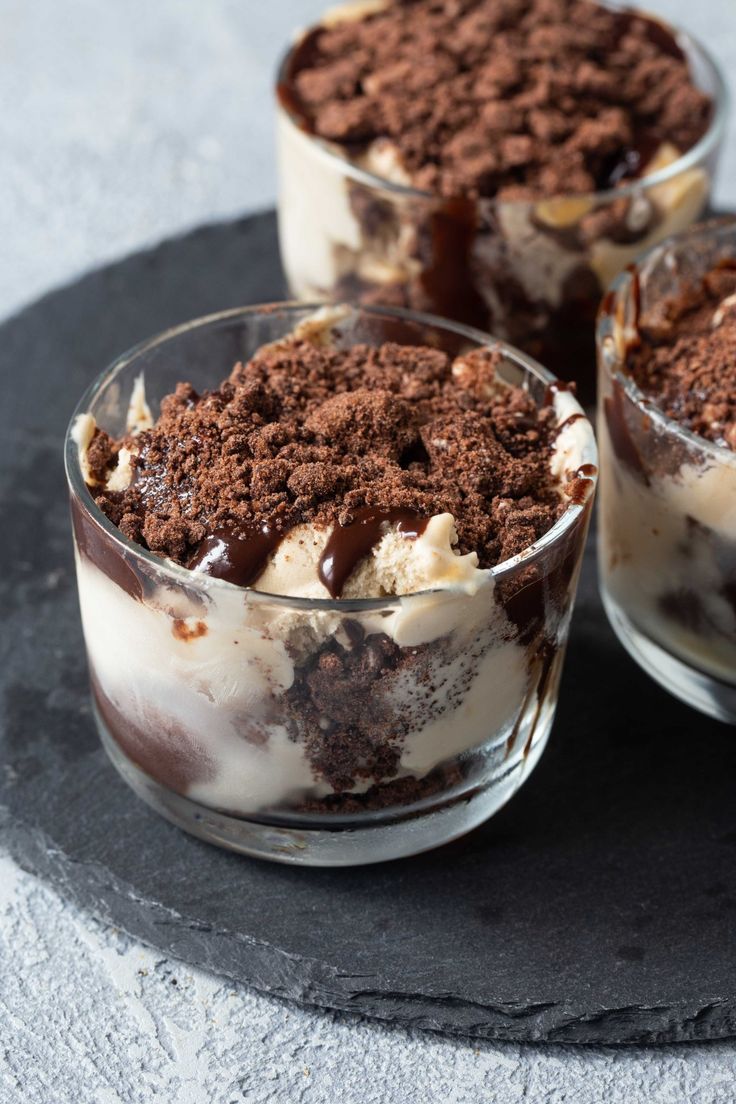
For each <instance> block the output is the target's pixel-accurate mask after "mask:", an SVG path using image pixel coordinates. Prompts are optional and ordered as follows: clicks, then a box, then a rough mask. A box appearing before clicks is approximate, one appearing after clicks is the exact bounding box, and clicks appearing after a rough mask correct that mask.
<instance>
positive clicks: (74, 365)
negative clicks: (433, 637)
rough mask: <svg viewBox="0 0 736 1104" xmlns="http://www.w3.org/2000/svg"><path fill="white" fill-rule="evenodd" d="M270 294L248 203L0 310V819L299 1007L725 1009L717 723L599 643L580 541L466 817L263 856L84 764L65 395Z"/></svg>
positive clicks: (688, 1020) (723, 800)
mask: <svg viewBox="0 0 736 1104" xmlns="http://www.w3.org/2000/svg"><path fill="white" fill-rule="evenodd" d="M282 291H283V283H282V276H281V272H280V269H279V265H278V261H277V250H276V237H275V221H274V217H273V215H272V214H271V213H268V214H264V215H258V216H254V217H252V218H248V219H244V220H242V221H239V222H235V223H230V224H225V225H218V226H212V227H207V228H204V229H201V230H198V231H196V232H195V233H192V234H190V235H188V236H186V237H183V238H179V239H176V240H172V241H168V242H165V243H164V244H162V245H161V246H159V247H158V248H156V249H154V250H151V251H148V252H145V253H141V254H138V255H136V256H133V257H130V258H128V259H126V260H124V261H121V262H120V263H118V264H114V265H111V266H110V267H108V268H104V269H101V270H99V271H97V272H93V273H92V274H91V275H89V276H86V277H85V278H84V279H82V280H80V281H79V282H77V283H75V284H74V285H72V286H71V287H67V288H64V289H62V290H61V291H58V292H55V293H53V294H51V295H49V296H47V297H46V298H44V299H42V300H41V301H40V302H38V303H36V304H34V305H33V306H31V307H29V308H28V309H27V310H25V311H24V312H23V313H22V314H20V315H18V316H17V317H15V318H14V319H12V320H11V321H9V322H7V323H5V325H3V326H2V327H0V378H1V379H2V381H3V383H4V385H5V390H4V399H3V402H2V407H1V408H0V420H1V425H0V448H1V453H0V478H1V480H2V482H1V483H0V489H1V491H2V506H3V509H2V520H3V526H2V542H1V546H2V564H3V567H2V571H1V572H0V603H1V605H0V609H1V610H2V632H1V633H0V649H1V655H0V693H1V697H2V711H3V712H2V717H3V721H2V732H1V736H0V739H1V740H2V747H0V768H1V769H0V833H1V841H2V842H3V843H4V844H5V846H7V847H8V848H9V849H10V851H11V853H12V854H13V855H14V856H15V858H16V859H17V861H18V862H19V863H20V864H21V865H22V866H24V867H26V868H28V869H30V870H33V871H35V872H37V873H39V874H41V875H42V876H44V877H45V878H47V879H48V880H49V881H50V882H51V883H53V884H54V885H55V886H56V887H57V888H58V889H60V890H61V891H62V892H63V893H64V894H66V895H68V896H69V897H71V898H72V899H73V900H74V901H76V902H77V903H78V904H80V905H81V906H83V907H84V908H87V909H89V910H90V911H91V912H93V913H94V914H96V915H97V916H99V917H101V918H102V919H104V920H106V921H107V922H109V923H111V924H115V925H117V926H119V927H120V928H122V929H124V930H126V931H128V932H130V933H131V934H132V935H134V936H137V937H138V938H140V939H142V940H143V941H145V942H147V943H150V944H152V945H154V946H155V947H158V948H160V949H161V950H162V951H163V952H164V953H166V954H171V955H174V956H176V957H178V958H181V959H184V960H186V961H187V962H190V963H193V964H196V965H198V966H202V967H205V968H207V969H210V970H212V971H215V972H217V973H221V974H223V975H227V976H229V977H232V978H236V979H240V980H242V981H245V982H248V983H249V984H251V985H253V986H255V987H256V988H258V989H260V990H263V991H266V992H269V993H273V994H277V995H280V996H283V997H288V998H291V999H293V1000H296V1001H299V1002H301V1003H304V1004H312V1005H318V1006H323V1007H329V1008H336V1009H343V1010H347V1011H351V1012H356V1013H362V1014H366V1015H370V1016H376V1017H380V1018H382V1019H385V1020H390V1021H394V1022H397V1023H400V1024H405V1025H413V1026H417V1027H422V1028H428V1029H436V1030H443V1031H448V1032H454V1033H460V1034H465V1035H471V1036H475V1037H478V1038H498V1039H514V1040H547V1041H566V1042H587V1043H634V1042H638V1043H641V1042H651V1043H656V1042H664V1041H670V1040H688V1039H705V1038H716V1037H721V1036H726V1035H733V1034H736V969H735V958H736V954H735V951H736V940H735V937H736V867H735V861H736V800H735V796H736V791H735V785H734V784H735V782H736V732H734V730H733V729H731V728H728V727H726V726H724V725H720V724H717V723H716V722H711V721H708V720H706V719H705V718H702V717H700V716H699V715H698V714H697V713H695V712H692V711H690V710H689V709H688V708H687V707H685V706H682V705H680V704H678V703H677V702H675V701H674V700H672V699H671V698H669V697H668V696H667V695H666V694H665V693H664V692H663V691H662V690H660V689H658V688H657V687H656V686H655V685H654V684H653V683H652V682H650V681H649V680H648V679H647V678H646V677H645V676H644V675H643V674H641V673H640V672H639V670H638V669H637V667H636V666H635V665H634V664H633V663H632V662H631V660H629V659H628V657H627V656H626V655H625V654H624V652H623V651H622V649H621V647H620V646H619V645H618V643H617V642H616V640H615V639H614V637H613V634H612V632H611V631H610V629H609V628H608V625H607V623H606V621H605V618H604V615H603V612H602V609H601V605H600V602H599V599H598V597H597V593H596V587H595V575H594V563H593V549H592V547H591V548H589V551H588V561H587V563H586V570H585V573H584V577H583V581H582V585H581V592H580V597H579V601H578V607H577V612H576V615H575V621H574V626H573V631H572V640H571V644H570V650H569V655H568V660H567V665H566V670H565V675H564V681H563V688H562V695H561V702H560V707H559V712H558V718H557V722H556V724H555V728H554V731H553V734H552V737H551V741H550V744H549V747H548V750H547V751H546V753H545V755H544V757H543V758H542V762H541V764H540V766H539V767H538V768H537V770H536V772H535V774H534V775H533V776H532V777H531V779H530V781H529V782H528V783H527V784H526V786H525V787H524V788H523V789H522V791H521V792H520V793H519V794H518V795H517V797H516V798H514V800H513V801H512V802H511V803H510V805H508V806H507V807H506V808H505V809H504V810H503V811H502V812H501V813H500V814H499V815H498V816H497V817H496V818H495V819H494V820H492V821H491V822H490V823H489V824H487V825H486V826H485V827H483V828H481V829H480V830H478V831H476V832H474V833H473V834H472V835H470V836H468V837H466V838H465V839H464V840H461V841H459V842H457V843H455V844H452V845H450V846H448V847H445V848H443V849H441V850H439V851H436V852H434V853H431V854H428V855H424V856H421V857H419V858H416V859H411V860H405V861H401V862H396V863H391V864H387V865H384V866H382V867H362V868H358V869H354V870H313V869H303V870H298V869H292V868H288V867H281V866H275V865H270V864H268V863H265V862H259V861H256V860H248V859H244V858H239V857H236V856H234V855H231V854H228V853H226V852H223V851H218V850H217V849H215V848H214V847H210V846H208V845H207V844H204V843H201V842H199V841H198V840H195V839H192V838H190V837H188V836H186V835H184V834H183V833H182V832H180V831H178V830H177V829H175V828H173V827H171V826H170V825H168V824H167V823H165V822H164V821H163V820H160V819H159V818H158V817H156V816H155V814H154V813H152V812H150V811H149V810H148V809H147V808H146V807H145V806H144V805H143V804H142V803H141V802H139V801H138V800H137V799H136V798H135V797H134V796H133V794H132V793H131V792H130V791H129V790H128V789H127V788H126V787H125V785H124V784H123V783H122V781H121V780H120V779H119V778H118V776H117V775H116V773H115V772H114V770H113V768H112V767H111V766H110V765H108V763H107V760H106V758H105V756H104V753H103V752H102V750H101V748H100V747H99V745H98V742H97V737H96V735H95V732H94V730H93V723H92V718H91V715H90V708H89V702H88V697H87V681H86V678H87V676H86V669H85V662H84V657H83V650H82V640H81V631H80V626H79V618H78V613H77V602H76V594H75V586H74V578H73V566H72V554H71V541H70V535H69V525H68V519H67V502H66V491H65V483H64V474H63V470H62V459H61V446H62V438H63V433H64V429H65V427H66V423H67V420H68V418H69V415H70V413H71V411H72V409H73V407H74V405H75V403H76V400H77V398H78V396H79V395H80V394H81V392H82V390H83V388H84V387H85V386H86V385H87V383H88V382H89V381H90V379H91V378H92V377H93V376H95V375H96V374H97V373H98V372H99V371H100V370H101V369H102V368H103V367H104V366H105V365H106V364H107V363H108V362H109V361H110V360H111V359H112V358H113V357H114V356H115V355H116V354H117V353H119V352H121V351H122V350H124V349H126V348H128V347H129V346H130V345H132V344H134V343H135V342H136V341H138V340H139V339H141V338H144V337H146V336H148V335H151V334H153V333H155V332H156V331H158V330H161V329H163V328H165V327H166V326H169V325H171V324H174V323H177V322H181V321H183V320H185V319H187V318H190V317H194V316H196V315H199V314H205V313H208V312H210V311H213V310H216V309H219V308H222V307H227V306H235V305H238V304H242V303H247V302H256V301H261V302H263V301H268V300H271V299H276V298H279V297H281V295H282Z"/></svg>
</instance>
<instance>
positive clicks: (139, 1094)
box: [0, 0, 736, 1104]
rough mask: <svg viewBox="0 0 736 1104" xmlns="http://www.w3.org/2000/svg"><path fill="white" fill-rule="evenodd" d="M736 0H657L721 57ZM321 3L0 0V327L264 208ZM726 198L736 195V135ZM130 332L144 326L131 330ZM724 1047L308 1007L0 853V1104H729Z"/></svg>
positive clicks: (731, 1086) (722, 195)
mask: <svg viewBox="0 0 736 1104" xmlns="http://www.w3.org/2000/svg"><path fill="white" fill-rule="evenodd" d="M733 4H734V0H701V3H700V4H699V5H698V6H697V9H695V7H694V5H693V4H692V0H651V2H650V3H649V5H648V6H650V7H651V8H653V9H655V10H656V11H658V12H660V13H662V14H663V15H665V16H668V17H670V18H672V19H675V20H678V21H681V22H682V23H684V24H685V25H689V26H690V27H691V28H692V29H693V30H694V31H696V33H698V34H699V36H700V37H701V38H703V39H704V40H706V41H707V42H708V43H710V45H711V46H712V48H713V50H714V51H715V52H716V53H717V55H718V56H719V57H720V59H721V61H722V63H723V64H724V67H725V68H726V69H727V70H728V69H729V68H730V69H732V70H733V69H734V68H736V9H734V7H733ZM322 7H323V4H322V3H321V2H315V0H279V2H278V3H276V4H272V5H266V4H262V3H261V2H260V0H207V2H206V3H203V2H202V0H154V2H151V0H64V2H63V3H61V2H59V0H0V27H1V28H2V32H1V34H0V104H2V105H3V110H2V111H0V150H2V154H1V155H0V156H1V157H2V161H1V164H2V170H1V171H0V243H1V244H0V316H2V317H5V316H7V315H9V314H10V313H12V312H13V311H14V310H16V309H17V308H18V307H20V306H22V305H23V304H24V303H26V302H28V301H30V300H31V299H33V298H35V297H36V296H37V295H39V294H41V293H42V292H44V291H46V290H48V289H49V288H51V287H52V286H54V285H57V284H59V283H61V282H64V281H66V280H68V279H70V278H72V277H74V276H75V275H77V274H79V273H80V272H81V271H83V270H84V269H86V268H89V267H90V266H93V265H99V264H102V263H104V262H106V261H108V260H110V259H113V258H116V257H119V256H121V255H123V254H125V253H127V252H129V251H131V250H133V249H137V248H140V247H141V246H144V245H148V244H151V243H153V242H155V241H157V240H159V239H161V238H163V237H167V236H169V235H171V234H172V233H176V232H177V231H180V230H185V229H187V228H190V227H192V226H194V225H196V224H198V223H201V222H205V221H211V220H216V219H220V218H227V217H231V216H233V215H236V214H239V213H242V212H244V211H247V210H252V209H255V208H258V207H264V206H270V205H271V204H272V202H273V197H274V193H275V174H274V167H273V143H272V139H271V110H270V83H271V78H272V73H273V69H274V65H275V61H276V58H277V56H278V54H279V52H280V49H281V48H282V45H283V43H284V41H285V39H286V37H287V36H288V35H289V33H290V31H291V29H292V28H294V27H295V26H298V25H299V24H302V23H306V22H308V21H310V19H312V18H313V17H314V16H315V15H317V14H318V13H319V11H320V10H321V8H322ZM720 181H721V183H720V187H719V189H718V193H717V199H718V201H720V203H721V204H723V205H728V204H729V203H731V204H733V203H736V127H732V128H731V147H730V149H729V151H728V153H727V156H726V158H725V159H724V162H723V165H722V172H721V178H720ZM141 336H144V335H141ZM735 1086H736V1043H730V1042H726V1043H718V1044H712V1045H703V1046H683V1047H668V1048H660V1049H656V1050H647V1051H643V1050H614V1049H607V1050H602V1049H598V1050H591V1049H585V1050H583V1049H581V1048H570V1047H556V1048H547V1049H544V1048H539V1047H519V1046H498V1045H495V1046H491V1045H486V1044H480V1045H478V1044H473V1043H470V1042H464V1041H458V1040H448V1039H444V1038H442V1037H439V1036H432V1035H421V1034H408V1033H406V1032H404V1031H401V1030H393V1029H388V1028H384V1027H382V1026H380V1025H378V1024H373V1023H368V1022H359V1021H355V1020H351V1019H345V1018H340V1017H337V1016H334V1015H331V1014H326V1013H325V1014H321V1013H317V1012H314V1011H303V1010H300V1009H298V1008H295V1007H293V1006H287V1005H284V1004H282V1003H279V1002H277V1001H275V1000H271V999H268V998H265V997H261V996H259V995H257V994H255V993H252V992H249V991H248V990H245V989H243V988H237V989H234V988H232V986H230V985H229V984H227V983H225V982H223V981H222V980H221V979H218V978H214V977H211V976H208V975H206V974H203V973H201V972H200V971H192V970H190V969H189V968H188V967H187V966H186V965H184V964H181V963H178V962H174V961H168V960H166V959H162V958H161V957H160V956H158V955H157V954H155V953H154V952H152V951H149V950H148V949H146V948H144V947H141V946H138V945H137V944H135V943H134V942H132V941H131V940H129V939H128V938H126V937H124V936H122V935H121V934H120V933H119V932H115V931H110V930H108V929H104V928H102V927H101V926H100V925H99V924H97V923H95V922H94V921H93V920H91V919H90V918H89V917H88V916H85V915H81V914H79V913H78V912H77V911H75V910H74V909H73V908H71V907H70V906H68V905H66V904H65V903H64V902H62V901H61V900H60V899H59V898H58V897H57V896H56V895H55V894H54V893H53V892H52V891H51V890H49V889H47V888H46V887H45V886H43V885H41V884H40V883H39V882H37V881H36V880H35V879H33V878H32V877H30V876H28V875H26V874H24V873H22V872H21V871H19V870H18V869H17V868H16V867H15V866H14V865H13V864H12V863H11V862H10V860H9V859H7V858H5V857H2V856H0V1104H138V1102H140V1104H148V1102H150V1101H154V1100H155V1101H157V1102H162V1104H169V1102H171V1104H209V1102H211V1101H212V1102H216V1104H220V1102H222V1104H235V1102H241V1101H247V1102H248V1104H259V1102H262V1101H279V1102H281V1101H283V1102H291V1101H304V1102H305V1104H312V1102H314V1104H317V1102H321V1101H333V1100H334V1101H339V1102H340V1104H354V1102H355V1104H358V1102H361V1104H362V1102H366V1104H371V1102H374V1101H375V1102H376V1104H414V1102H416V1104H426V1102H429V1101H435V1100H436V1101H443V1102H444V1101H448V1102H465V1101H468V1102H476V1101H489V1102H494V1101H498V1102H503V1104H507V1102H508V1104H514V1102H517V1101H525V1102H532V1104H598V1102H600V1101H603V1100H605V1101H606V1102H607V1104H665V1102H667V1104H733V1100H734V1098H735V1097H736V1087H735Z"/></svg>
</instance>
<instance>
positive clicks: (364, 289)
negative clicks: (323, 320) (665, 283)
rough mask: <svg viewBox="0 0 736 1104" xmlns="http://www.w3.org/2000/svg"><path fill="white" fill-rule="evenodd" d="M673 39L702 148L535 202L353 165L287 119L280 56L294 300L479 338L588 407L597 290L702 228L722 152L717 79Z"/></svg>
mask: <svg viewBox="0 0 736 1104" xmlns="http://www.w3.org/2000/svg"><path fill="white" fill-rule="evenodd" d="M611 6H613V5H611ZM673 34H674V35H675V37H676V39H677V42H678V45H679V46H680V48H681V49H682V50H683V52H684V53H685V55H686V57H687V59H688V61H689V63H690V67H691V71H692V74H693V79H694V81H695V83H696V84H697V86H698V87H699V88H701V89H702V90H703V91H705V92H707V93H708V94H709V95H710V96H711V97H712V99H713V102H714V113H713V118H712V121H711V125H710V127H709V128H708V131H707V132H706V134H705V135H704V136H703V138H702V139H701V140H700V141H699V142H698V143H697V145H695V146H694V147H693V148H692V149H691V150H689V151H688V153H687V154H685V155H684V156H682V157H680V158H678V159H677V160H674V161H672V162H671V163H669V164H663V166H662V167H661V168H660V169H659V170H658V171H656V172H652V173H651V174H650V175H648V176H646V177H644V178H642V179H638V180H633V181H632V182H630V183H627V184H626V185H625V186H621V187H617V188H614V189H612V190H609V191H605V192H596V193H593V194H590V195H569V196H558V197H556V198H554V199H546V200H542V201H539V202H529V201H508V200H494V199H481V200H477V201H474V200H471V199H462V198H458V199H443V198H441V197H438V196H436V195H431V194H429V193H426V192H422V191H418V190H416V189H414V188H411V187H406V186H403V185H401V184H397V183H392V182H391V181H390V180H389V179H385V178H384V179H382V178H381V177H379V176H376V175H373V174H371V173H369V172H365V171H363V170H362V169H360V168H358V167H357V166H356V165H354V164H351V163H350V162H349V161H348V160H346V158H345V156H344V154H343V153H342V152H341V149H340V147H339V146H337V145H334V144H330V143H328V142H325V141H323V140H321V139H319V138H316V137H315V136H314V135H312V134H310V133H308V132H307V131H306V130H305V129H304V128H303V126H301V125H300V122H299V118H298V116H297V115H296V113H295V112H294V111H293V110H292V109H291V108H290V102H289V99H288V97H287V96H286V95H285V94H284V93H283V89H284V88H285V87H286V77H287V74H288V72H289V65H290V57H291V54H288V55H287V56H286V58H285V59H284V61H283V63H282V66H281V70H280V73H279V82H278V87H279V89H280V90H282V91H281V95H280V101H279V105H278V109H277V116H278V117H277V132H278V152H279V166H280V191H279V203H278V212H279V239H280V247H281V258H282V262H283V266H284V269H285V272H286V276H287V280H288V283H289V287H290V289H291V292H292V294H293V295H294V296H296V297H297V298H300V299H305V300H310V301H311V300H314V299H333V300H342V299H346V298H347V299H356V298H357V299H361V300H362V301H367V302H384V303H392V304H396V305H400V306H406V307H410V308H413V309H416V310H422V311H424V310H426V311H430V312H432V313H435V314H438V315H441V316H443V317H445V318H450V319H454V320H456V321H459V322H463V323H466V324H468V325H472V326H477V327H480V328H482V329H485V330H490V331H492V332H493V333H494V334H497V335H498V336H499V337H501V338H504V339H505V340H508V341H510V342H512V343H513V344H515V345H517V346H519V347H520V348H522V349H525V350H526V351H527V352H529V353H530V354H531V355H532V356H534V357H536V358H537V359H538V360H539V361H540V362H541V363H542V364H544V365H546V366H547V367H548V368H550V369H551V370H552V371H554V372H556V373H558V374H560V375H562V376H563V378H566V379H575V380H576V381H577V382H578V394H579V396H580V397H581V399H582V401H583V402H585V403H587V402H589V401H592V399H593V397H594V388H595V317H596V311H597V308H598V304H599V301H600V298H601V295H602V293H603V291H604V290H605V289H606V287H608V285H609V283H610V282H611V280H612V279H613V278H614V277H615V276H616V275H617V274H618V273H619V272H621V271H622V270H623V269H624V268H625V267H626V265H627V264H630V263H631V262H633V261H634V260H635V259H636V257H638V256H639V255H640V254H641V253H643V252H644V251H645V250H647V249H648V248H650V247H651V246H652V245H654V244H655V243H657V242H659V241H662V240H663V239H664V238H666V237H668V236H670V235H671V234H674V233H677V232H679V231H681V230H684V229H686V228H687V227H688V226H690V225H691V224H692V223H694V222H696V221H697V219H698V218H700V217H701V215H702V214H703V212H704V211H705V210H706V208H707V206H708V202H709V198H710V193H711V185H712V181H713V176H714V172H715V167H716V162H717V159H718V154H719V152H720V148H721V144H722V140H723V134H724V127H725V121H726V115H727V92H726V87H725V84H724V82H723V79H722V77H721V75H720V73H719V71H718V69H717V67H716V65H715V63H714V61H713V60H712V58H711V57H710V55H709V54H708V53H707V51H706V50H705V49H704V48H703V47H702V46H701V45H699V43H698V42H696V41H695V40H694V39H693V38H692V37H690V36H689V35H687V34H685V33H684V32H681V31H676V30H674V29H673Z"/></svg>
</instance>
